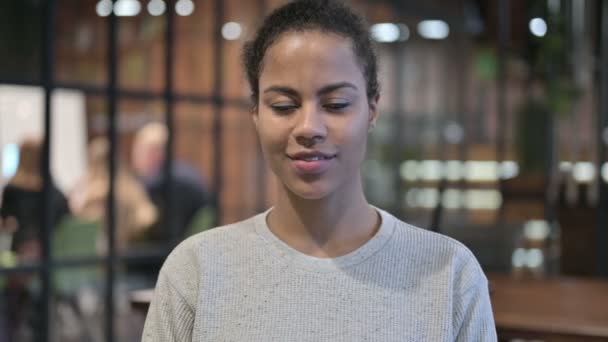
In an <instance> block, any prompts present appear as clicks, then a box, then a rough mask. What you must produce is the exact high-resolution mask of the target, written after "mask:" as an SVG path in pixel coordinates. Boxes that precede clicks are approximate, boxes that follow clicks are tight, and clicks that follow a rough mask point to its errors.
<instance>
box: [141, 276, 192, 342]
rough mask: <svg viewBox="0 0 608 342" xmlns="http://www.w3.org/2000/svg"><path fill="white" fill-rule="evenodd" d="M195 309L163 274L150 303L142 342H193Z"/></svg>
mask: <svg viewBox="0 0 608 342" xmlns="http://www.w3.org/2000/svg"><path fill="white" fill-rule="evenodd" d="M193 324H194V309H193V308H192V306H191V305H190V304H189V303H188V301H187V300H186V299H185V298H184V296H183V295H182V294H181V293H179V291H178V290H177V289H176V288H175V287H174V286H173V285H172V284H171V283H170V281H169V280H168V278H167V277H166V276H165V275H164V274H163V273H162V272H161V274H160V275H159V277H158V281H157V283H156V288H155V289H154V298H153V299H152V302H151V303H150V308H149V309H148V315H147V317H146V323H145V325H144V332H143V337H142V342H178V341H180V342H181V341H192V328H193Z"/></svg>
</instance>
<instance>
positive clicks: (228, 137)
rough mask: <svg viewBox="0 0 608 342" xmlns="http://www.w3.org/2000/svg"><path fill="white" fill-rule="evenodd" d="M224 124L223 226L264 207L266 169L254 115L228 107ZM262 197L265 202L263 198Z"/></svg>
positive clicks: (223, 117)
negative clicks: (255, 127)
mask: <svg viewBox="0 0 608 342" xmlns="http://www.w3.org/2000/svg"><path fill="white" fill-rule="evenodd" d="M222 120H223V144H224V145H223V153H222V164H223V177H224V179H223V182H222V193H221V199H222V213H223V215H222V217H221V222H222V223H230V222H236V221H239V220H242V219H245V218H247V217H249V216H251V215H253V214H254V213H256V212H257V211H259V210H260V209H261V208H263V207H264V204H263V203H260V202H263V200H264V198H263V196H262V195H263V194H266V193H268V191H267V190H268V189H267V188H266V184H267V183H266V181H265V179H266V178H265V166H264V164H263V161H262V156H261V153H260V151H259V144H258V141H257V134H256V132H255V129H254V126H253V121H252V119H251V114H250V112H249V111H248V110H247V109H245V108H236V107H232V106H231V107H226V108H224V109H223V111H222ZM260 197H262V198H260Z"/></svg>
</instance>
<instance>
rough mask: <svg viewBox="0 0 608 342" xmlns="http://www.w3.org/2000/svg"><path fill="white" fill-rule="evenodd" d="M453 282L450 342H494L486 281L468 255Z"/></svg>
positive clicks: (474, 261) (479, 268)
mask: <svg viewBox="0 0 608 342" xmlns="http://www.w3.org/2000/svg"><path fill="white" fill-rule="evenodd" d="M457 279H459V281H458V282H457V286H456V293H455V298H454V320H455V321H454V331H455V333H456V334H455V338H454V340H455V341H457V342H469V341H479V342H490V341H492V342H494V341H497V336H496V326H495V324H494V315H493V313H492V305H491V303H490V295H489V289H488V280H487V278H486V276H485V275H484V273H483V271H482V270H481V267H480V266H479V264H478V263H477V260H475V258H474V257H473V255H472V254H470V257H469V258H468V260H467V262H466V264H465V265H464V267H463V269H462V271H461V272H460V274H459V275H457Z"/></svg>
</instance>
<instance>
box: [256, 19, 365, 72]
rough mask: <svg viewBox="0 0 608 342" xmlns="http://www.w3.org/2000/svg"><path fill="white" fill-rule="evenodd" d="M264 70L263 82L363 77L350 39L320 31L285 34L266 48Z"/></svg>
mask: <svg viewBox="0 0 608 342" xmlns="http://www.w3.org/2000/svg"><path fill="white" fill-rule="evenodd" d="M261 71H262V72H261V74H260V82H264V81H272V80H274V79H277V78H289V79H302V78H309V77H314V78H316V79H319V78H329V79H333V78H335V77H338V78H348V79H351V80H352V81H354V80H353V79H358V80H359V81H361V80H362V77H363V74H362V70H361V67H360V65H359V63H358V61H357V58H356V56H355V53H354V50H353V48H352V43H351V40H350V39H348V38H345V37H343V36H340V35H337V34H332V33H324V32H318V31H312V32H290V33H286V34H284V35H282V36H281V37H280V38H279V39H278V40H277V41H276V42H275V43H274V44H273V45H272V46H270V47H269V48H268V50H267V51H266V56H265V57H264V63H263V68H262V70H261Z"/></svg>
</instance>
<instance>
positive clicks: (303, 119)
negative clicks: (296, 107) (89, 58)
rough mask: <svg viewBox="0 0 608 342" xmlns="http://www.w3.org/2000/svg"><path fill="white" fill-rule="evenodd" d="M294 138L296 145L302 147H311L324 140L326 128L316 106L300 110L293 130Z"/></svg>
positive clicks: (321, 114)
mask: <svg viewBox="0 0 608 342" xmlns="http://www.w3.org/2000/svg"><path fill="white" fill-rule="evenodd" d="M294 136H295V139H296V141H297V142H298V144H300V145H303V146H304V147H312V146H314V145H315V144H318V143H321V142H323V141H324V140H325V138H326V137H327V127H326V125H325V120H324V117H323V113H322V112H321V111H319V110H318V109H317V108H316V106H310V107H308V108H306V107H304V108H302V110H301V111H300V113H299V118H298V123H297V125H296V127H295V128H294Z"/></svg>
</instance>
